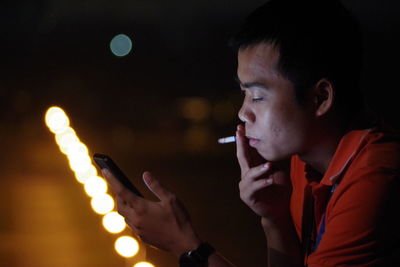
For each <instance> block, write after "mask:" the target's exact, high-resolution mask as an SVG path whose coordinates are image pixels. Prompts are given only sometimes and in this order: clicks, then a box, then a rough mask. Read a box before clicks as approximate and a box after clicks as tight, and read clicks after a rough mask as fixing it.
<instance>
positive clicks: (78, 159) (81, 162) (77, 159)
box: [68, 155, 93, 173]
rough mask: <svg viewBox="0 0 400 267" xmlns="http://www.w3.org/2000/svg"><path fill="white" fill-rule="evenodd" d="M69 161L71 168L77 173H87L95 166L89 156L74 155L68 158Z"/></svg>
mask: <svg viewBox="0 0 400 267" xmlns="http://www.w3.org/2000/svg"><path fill="white" fill-rule="evenodd" d="M68 159H69V166H70V167H71V169H72V170H73V171H74V172H76V173H82V172H85V171H87V170H89V169H90V168H91V166H93V165H92V162H91V160H90V157H89V155H73V156H72V157H68Z"/></svg>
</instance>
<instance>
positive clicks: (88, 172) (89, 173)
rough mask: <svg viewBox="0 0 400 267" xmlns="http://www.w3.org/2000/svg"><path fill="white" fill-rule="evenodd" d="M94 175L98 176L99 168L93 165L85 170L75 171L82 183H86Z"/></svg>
mask: <svg viewBox="0 0 400 267" xmlns="http://www.w3.org/2000/svg"><path fill="white" fill-rule="evenodd" d="M92 176H97V170H96V168H95V167H94V166H93V165H91V166H90V167H89V168H88V169H87V170H85V171H83V172H75V177H76V179H77V180H78V182H80V183H81V184H84V183H85V181H86V180H87V179H89V178H90V177H92Z"/></svg>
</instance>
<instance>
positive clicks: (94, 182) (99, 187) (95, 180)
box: [85, 176, 107, 197]
mask: <svg viewBox="0 0 400 267" xmlns="http://www.w3.org/2000/svg"><path fill="white" fill-rule="evenodd" d="M85 192H86V194H88V196H90V197H96V196H100V195H104V194H105V193H106V192H107V183H106V181H104V179H103V178H101V177H98V176H92V177H90V178H89V179H87V180H86V182H85Z"/></svg>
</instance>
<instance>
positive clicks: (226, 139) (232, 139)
mask: <svg viewBox="0 0 400 267" xmlns="http://www.w3.org/2000/svg"><path fill="white" fill-rule="evenodd" d="M233 142H236V136H228V137H223V138H220V139H218V143H219V144H227V143H233Z"/></svg>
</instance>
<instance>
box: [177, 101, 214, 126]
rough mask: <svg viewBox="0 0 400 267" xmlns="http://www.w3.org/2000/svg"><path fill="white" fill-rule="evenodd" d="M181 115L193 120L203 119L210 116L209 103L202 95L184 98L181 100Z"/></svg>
mask: <svg viewBox="0 0 400 267" xmlns="http://www.w3.org/2000/svg"><path fill="white" fill-rule="evenodd" d="M181 111H182V116H183V117H184V118H186V119H189V120H193V121H203V120H205V119H207V118H208V117H209V116H210V113H211V105H210V103H209V101H208V100H207V99H205V98H202V97H193V98H186V99H183V101H182V106H181Z"/></svg>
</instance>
